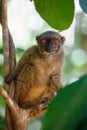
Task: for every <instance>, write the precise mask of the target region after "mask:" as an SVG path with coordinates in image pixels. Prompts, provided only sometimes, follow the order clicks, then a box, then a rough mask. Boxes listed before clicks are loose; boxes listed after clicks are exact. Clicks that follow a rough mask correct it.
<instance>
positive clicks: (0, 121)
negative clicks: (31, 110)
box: [0, 116, 7, 130]
mask: <svg viewBox="0 0 87 130" xmlns="http://www.w3.org/2000/svg"><path fill="white" fill-rule="evenodd" d="M0 130H7V129H6V122H5V119H4V118H3V117H1V116H0Z"/></svg>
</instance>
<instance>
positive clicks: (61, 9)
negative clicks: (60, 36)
mask: <svg viewBox="0 0 87 130" xmlns="http://www.w3.org/2000/svg"><path fill="white" fill-rule="evenodd" d="M79 2H80V5H81V7H82V9H83V11H84V12H85V13H87V0H79ZM34 4H35V7H36V10H37V11H38V13H39V14H40V15H41V17H42V18H43V19H44V20H45V21H46V22H47V23H48V24H49V25H50V26H52V27H53V28H55V29H58V30H64V29H67V28H69V26H70V25H71V23H72V20H73V17H74V10H75V8H74V0H46V1H45V2H44V0H34Z"/></svg>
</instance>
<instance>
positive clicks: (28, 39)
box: [0, 0, 87, 130]
mask: <svg viewBox="0 0 87 130" xmlns="http://www.w3.org/2000/svg"><path fill="white" fill-rule="evenodd" d="M19 7H21V8H22V9H21V10H20V8H19ZM75 19H76V22H75V33H74V32H73V35H75V36H74V39H72V38H73V36H72V33H71V32H68V33H69V34H68V35H71V39H72V43H69V41H68V43H67V40H66V43H65V45H64V50H65V62H64V70H63V84H64V85H67V84H70V83H71V82H74V81H76V80H77V79H79V77H80V76H82V75H84V74H86V73H87V16H86V15H85V14H84V13H82V12H79V13H78V14H76V18H75ZM8 23H9V28H10V30H11V33H12V36H13V39H14V42H15V46H16V59H17V62H18V61H19V59H20V57H21V56H22V54H23V53H24V51H25V50H26V49H27V48H28V47H30V46H32V45H34V44H36V41H35V37H36V35H38V34H40V33H41V32H43V31H45V30H49V29H50V30H51V29H52V30H54V29H53V28H51V27H50V26H49V25H48V24H47V23H45V21H44V20H42V19H41V18H40V17H39V16H38V14H37V13H36V12H35V10H34V6H33V2H31V3H27V0H25V1H23V0H18V1H17V0H11V1H10V0H9V2H8ZM65 33H66V32H65ZM1 37H2V35H1V27H0V84H2V85H4V68H3V66H4V59H3V47H2V42H1V39H2V38H1ZM67 38H68V37H67ZM4 109H5V101H4V99H3V98H2V97H1V96H0V116H1V117H2V118H3V117H4V113H5V111H4ZM43 118H44V117H41V118H39V119H35V120H32V121H31V125H29V130H38V129H40V126H41V122H42V120H43ZM2 120H4V119H1V118H0V124H2V125H3V123H1V121H2ZM3 122H4V121H3ZM4 124H5V123H4ZM0 130H5V128H4V129H2V128H1V126H0Z"/></svg>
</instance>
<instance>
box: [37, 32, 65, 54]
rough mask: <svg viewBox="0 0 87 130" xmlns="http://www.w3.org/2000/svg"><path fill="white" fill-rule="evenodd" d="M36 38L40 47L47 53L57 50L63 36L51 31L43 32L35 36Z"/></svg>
mask: <svg viewBox="0 0 87 130" xmlns="http://www.w3.org/2000/svg"><path fill="white" fill-rule="evenodd" d="M36 39H37V42H38V45H39V46H40V47H41V49H42V50H44V51H46V52H48V53H50V52H53V51H58V50H59V49H60V46H61V45H63V42H64V37H62V36H61V35H60V34H58V33H57V32H52V31H47V32H44V33H42V34H41V35H39V36H37V37H36Z"/></svg>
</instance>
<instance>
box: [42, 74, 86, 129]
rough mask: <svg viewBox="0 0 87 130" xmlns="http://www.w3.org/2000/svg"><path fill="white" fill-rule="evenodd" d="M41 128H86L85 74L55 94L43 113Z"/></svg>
mask: <svg viewBox="0 0 87 130" xmlns="http://www.w3.org/2000/svg"><path fill="white" fill-rule="evenodd" d="M42 130H87V76H84V77H82V78H81V79H80V80H78V81H76V82H74V83H72V84H70V85H68V86H67V87H65V88H64V89H62V90H61V91H60V92H59V93H58V94H57V96H56V97H55V98H54V99H53V101H52V103H51V104H50V106H49V108H48V111H47V113H46V115H45V119H44V122H43V125H42Z"/></svg>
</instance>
